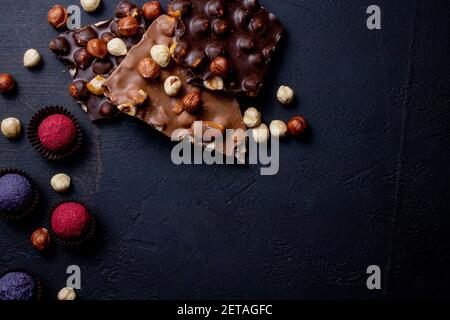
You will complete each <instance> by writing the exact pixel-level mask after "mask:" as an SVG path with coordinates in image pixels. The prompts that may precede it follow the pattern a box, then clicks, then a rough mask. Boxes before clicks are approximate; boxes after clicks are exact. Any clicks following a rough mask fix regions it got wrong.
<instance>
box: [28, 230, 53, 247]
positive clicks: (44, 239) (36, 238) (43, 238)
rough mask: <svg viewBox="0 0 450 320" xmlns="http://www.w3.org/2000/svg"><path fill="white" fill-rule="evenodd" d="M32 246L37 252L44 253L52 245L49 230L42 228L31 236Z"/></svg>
mask: <svg viewBox="0 0 450 320" xmlns="http://www.w3.org/2000/svg"><path fill="white" fill-rule="evenodd" d="M31 244H32V245H33V247H34V248H35V249H36V250H39V251H43V250H45V249H47V248H48V247H49V245H50V235H49V234H48V230H47V229H45V228H40V229H37V230H36V231H34V232H33V233H32V234H31Z"/></svg>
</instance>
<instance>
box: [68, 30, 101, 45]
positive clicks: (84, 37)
mask: <svg viewBox="0 0 450 320" xmlns="http://www.w3.org/2000/svg"><path fill="white" fill-rule="evenodd" d="M73 38H74V39H75V42H76V43H77V45H78V46H80V47H85V46H86V45H87V43H88V42H89V40H92V39H96V38H97V32H95V30H94V29H93V28H92V27H91V26H89V27H86V28H83V29H81V30H77V31H75V32H74V34H73Z"/></svg>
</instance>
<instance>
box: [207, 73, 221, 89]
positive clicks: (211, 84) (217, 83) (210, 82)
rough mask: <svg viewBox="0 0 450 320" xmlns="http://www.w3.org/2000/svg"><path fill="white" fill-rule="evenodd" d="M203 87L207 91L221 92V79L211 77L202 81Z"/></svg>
mask: <svg viewBox="0 0 450 320" xmlns="http://www.w3.org/2000/svg"><path fill="white" fill-rule="evenodd" d="M203 85H204V86H205V87H206V88H208V89H209V90H213V91H215V90H223V86H224V84H223V79H222V78H221V77H217V76H212V77H209V78H208V79H206V80H205V81H203Z"/></svg>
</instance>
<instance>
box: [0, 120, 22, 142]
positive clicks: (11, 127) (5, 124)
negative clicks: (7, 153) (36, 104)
mask: <svg viewBox="0 0 450 320" xmlns="http://www.w3.org/2000/svg"><path fill="white" fill-rule="evenodd" d="M21 129H22V125H21V124H20V121H19V119H16V118H6V119H3V121H2V123H1V131H2V134H3V135H4V136H5V137H6V138H8V139H15V138H17V137H19V136H20V132H21Z"/></svg>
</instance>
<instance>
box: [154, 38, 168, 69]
mask: <svg viewBox="0 0 450 320" xmlns="http://www.w3.org/2000/svg"><path fill="white" fill-rule="evenodd" d="M150 55H151V56H152V58H153V60H155V62H156V63H157V64H159V66H160V67H161V68H165V67H167V66H168V65H169V63H170V49H169V47H168V46H166V45H163V44H158V45H155V46H153V47H152V48H151V50H150Z"/></svg>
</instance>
